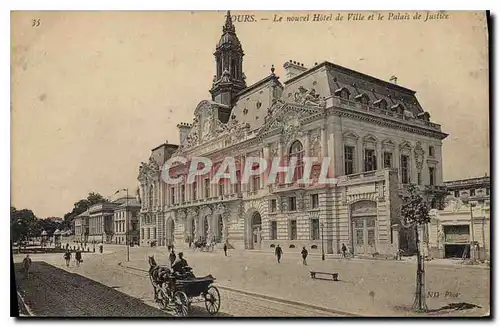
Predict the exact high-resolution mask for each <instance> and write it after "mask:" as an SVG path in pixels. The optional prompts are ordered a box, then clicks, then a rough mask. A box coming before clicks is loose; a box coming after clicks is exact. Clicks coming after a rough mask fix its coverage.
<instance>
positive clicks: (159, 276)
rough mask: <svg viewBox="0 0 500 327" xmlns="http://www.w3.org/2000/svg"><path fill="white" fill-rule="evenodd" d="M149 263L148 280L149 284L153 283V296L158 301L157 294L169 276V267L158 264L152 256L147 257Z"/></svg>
mask: <svg viewBox="0 0 500 327" xmlns="http://www.w3.org/2000/svg"><path fill="white" fill-rule="evenodd" d="M148 263H149V271H148V274H149V280H150V281H151V285H153V291H154V296H155V301H158V300H159V299H158V294H159V292H160V291H161V288H162V286H163V284H164V283H166V282H168V280H169V279H170V276H171V274H172V273H171V271H170V268H168V267H167V266H160V265H158V264H157V263H156V260H155V258H154V256H149V257H148Z"/></svg>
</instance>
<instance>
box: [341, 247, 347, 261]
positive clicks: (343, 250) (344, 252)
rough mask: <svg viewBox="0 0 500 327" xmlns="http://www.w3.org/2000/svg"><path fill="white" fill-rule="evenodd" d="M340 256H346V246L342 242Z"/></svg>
mask: <svg viewBox="0 0 500 327" xmlns="http://www.w3.org/2000/svg"><path fill="white" fill-rule="evenodd" d="M342 258H344V259H346V258H347V246H345V244H344V243H342Z"/></svg>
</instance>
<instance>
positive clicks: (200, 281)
mask: <svg viewBox="0 0 500 327" xmlns="http://www.w3.org/2000/svg"><path fill="white" fill-rule="evenodd" d="M184 269H185V271H184V273H182V274H181V275H176V273H175V272H173V271H172V270H171V269H170V268H168V267H166V266H159V265H157V264H156V261H155V260H154V257H149V278H150V280H151V284H152V285H153V290H154V297H155V302H157V303H158V304H159V305H160V306H161V308H162V309H173V310H174V311H175V314H176V315H177V316H181V317H185V316H187V315H188V314H189V309H190V307H191V304H192V303H199V302H205V307H206V309H207V311H208V313H209V314H210V315H214V314H216V313H218V312H219V309H220V294H219V290H218V289H217V287H215V286H214V285H212V283H213V282H214V281H215V278H214V277H213V276H212V275H208V276H205V277H195V276H194V274H193V273H192V269H191V268H190V267H185V268H184Z"/></svg>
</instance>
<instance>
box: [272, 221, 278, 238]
mask: <svg viewBox="0 0 500 327" xmlns="http://www.w3.org/2000/svg"><path fill="white" fill-rule="evenodd" d="M271 239H272V240H276V239H278V223H277V222H276V220H272V221H271Z"/></svg>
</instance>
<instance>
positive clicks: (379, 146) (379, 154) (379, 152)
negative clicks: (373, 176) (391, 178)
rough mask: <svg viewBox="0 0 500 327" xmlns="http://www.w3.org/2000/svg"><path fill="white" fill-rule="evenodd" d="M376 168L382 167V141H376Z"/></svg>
mask: <svg viewBox="0 0 500 327" xmlns="http://www.w3.org/2000/svg"><path fill="white" fill-rule="evenodd" d="M376 151H377V152H376V155H377V170H381V169H384V152H383V151H382V143H381V142H377V150H376Z"/></svg>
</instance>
